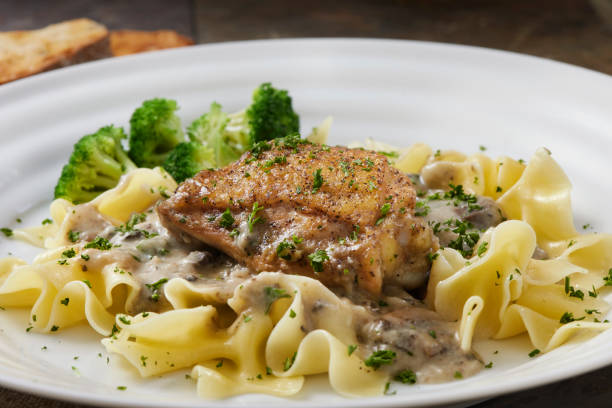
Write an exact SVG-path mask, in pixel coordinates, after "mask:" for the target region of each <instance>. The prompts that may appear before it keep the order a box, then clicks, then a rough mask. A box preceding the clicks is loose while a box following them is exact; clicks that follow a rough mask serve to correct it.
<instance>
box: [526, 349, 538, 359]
mask: <svg viewBox="0 0 612 408" xmlns="http://www.w3.org/2000/svg"><path fill="white" fill-rule="evenodd" d="M538 354H540V350H538V349H533V350H531V351H530V352H529V354H528V356H529V357H535V356H537V355H538Z"/></svg>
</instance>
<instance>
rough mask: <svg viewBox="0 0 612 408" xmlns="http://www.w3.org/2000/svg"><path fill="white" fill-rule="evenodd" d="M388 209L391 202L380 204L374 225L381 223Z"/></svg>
mask: <svg viewBox="0 0 612 408" xmlns="http://www.w3.org/2000/svg"><path fill="white" fill-rule="evenodd" d="M390 210H391V204H389V203H385V204H383V205H382V207H380V218H379V219H378V220H377V221H376V225H380V224H382V222H383V221H384V220H385V217H387V214H389V211H390Z"/></svg>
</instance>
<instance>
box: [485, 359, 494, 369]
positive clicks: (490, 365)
mask: <svg viewBox="0 0 612 408" xmlns="http://www.w3.org/2000/svg"><path fill="white" fill-rule="evenodd" d="M484 368H493V362H492V361H489V363H488V364H485V366H484Z"/></svg>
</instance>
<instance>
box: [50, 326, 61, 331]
mask: <svg viewBox="0 0 612 408" xmlns="http://www.w3.org/2000/svg"><path fill="white" fill-rule="evenodd" d="M58 330H59V326H51V331H52V332H56V331H58Z"/></svg>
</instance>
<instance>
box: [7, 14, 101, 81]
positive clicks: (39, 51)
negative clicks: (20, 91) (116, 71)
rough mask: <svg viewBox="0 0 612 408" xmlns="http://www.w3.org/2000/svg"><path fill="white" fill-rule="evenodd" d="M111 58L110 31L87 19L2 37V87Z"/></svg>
mask: <svg viewBox="0 0 612 408" xmlns="http://www.w3.org/2000/svg"><path fill="white" fill-rule="evenodd" d="M111 55H112V54H111V50H110V41H109V32H108V30H107V29H106V27H104V26H103V25H101V24H99V23H96V22H95V21H93V20H90V19H87V18H80V19H76V20H69V21H65V22H62V23H58V24H52V25H49V26H47V27H44V28H41V29H39V30H32V31H9V32H4V33H0V84H3V83H6V82H10V81H14V80H16V79H19V78H23V77H26V76H29V75H33V74H36V73H39V72H44V71H48V70H51V69H54V68H60V67H65V66H68V65H72V64H78V63H81V62H87V61H93V60H97V59H100V58H106V57H110V56H111Z"/></svg>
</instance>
